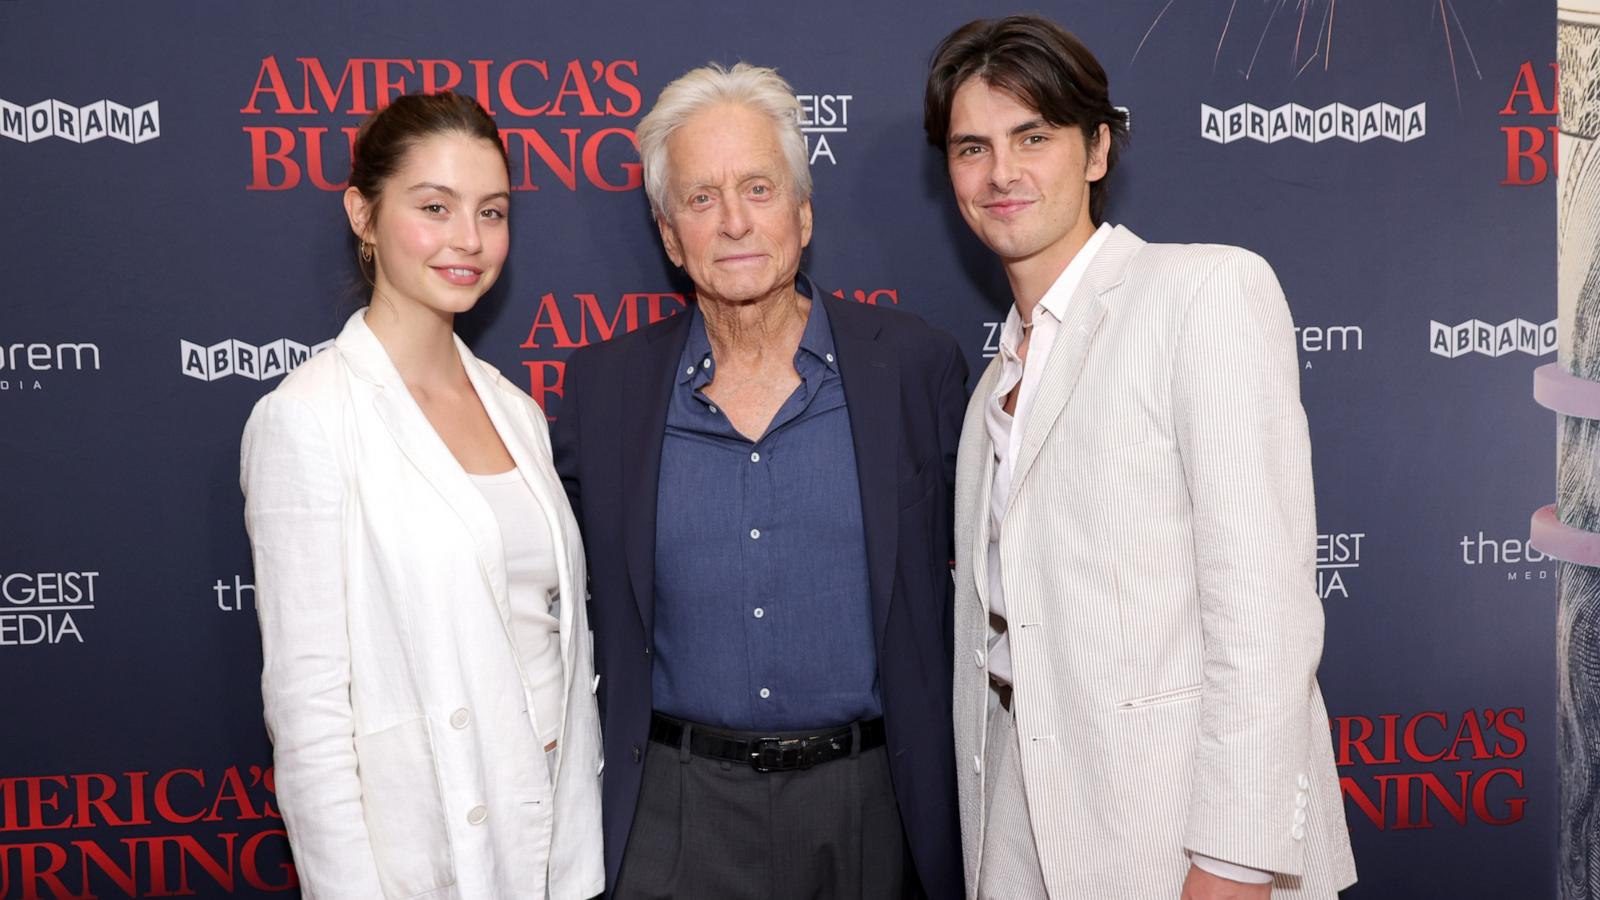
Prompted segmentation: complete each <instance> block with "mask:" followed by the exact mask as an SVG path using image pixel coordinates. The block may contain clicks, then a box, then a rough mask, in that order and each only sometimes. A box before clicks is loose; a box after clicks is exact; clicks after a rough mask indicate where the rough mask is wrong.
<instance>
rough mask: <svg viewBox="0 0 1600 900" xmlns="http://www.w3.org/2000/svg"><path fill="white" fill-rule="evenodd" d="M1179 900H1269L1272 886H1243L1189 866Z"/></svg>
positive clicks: (1240, 882) (1197, 867)
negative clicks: (1187, 875)
mask: <svg viewBox="0 0 1600 900" xmlns="http://www.w3.org/2000/svg"><path fill="white" fill-rule="evenodd" d="M1179 896H1180V898H1181V900H1270V898H1271V897H1272V884H1271V883H1270V882H1269V883H1267V884H1245V883H1244V882H1242V881H1231V880H1229V879H1227V878H1223V877H1222V876H1220V875H1213V874H1211V873H1210V872H1207V871H1206V870H1205V869H1202V868H1200V867H1199V866H1196V865H1190V866H1189V877H1188V878H1185V879H1184V880H1183V893H1182V894H1180V895H1179Z"/></svg>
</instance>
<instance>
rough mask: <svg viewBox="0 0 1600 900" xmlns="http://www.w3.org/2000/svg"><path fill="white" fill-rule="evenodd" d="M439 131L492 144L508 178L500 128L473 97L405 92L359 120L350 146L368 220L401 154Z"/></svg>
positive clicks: (369, 274) (354, 183)
mask: <svg viewBox="0 0 1600 900" xmlns="http://www.w3.org/2000/svg"><path fill="white" fill-rule="evenodd" d="M439 134H462V135H466V136H467V137H472V138H481V139H483V140H485V141H488V142H489V143H491V144H493V145H494V147H495V150H496V151H498V152H499V154H500V160H501V161H502V162H504V163H505V164H506V175H507V177H508V178H509V177H510V174H511V161H510V159H509V158H508V157H507V156H506V148H505V144H503V143H501V141H500V129H499V128H498V127H497V126H496V125H495V124H494V119H491V118H489V114H488V113H487V112H484V110H483V107H481V106H479V105H478V101H476V100H474V99H472V98H471V97H465V96H462V95H461V94H456V93H452V92H450V91H444V92H441V93H438V94H405V95H403V96H399V97H396V98H394V100H393V101H391V102H390V103H389V105H388V106H385V107H384V108H383V109H380V110H378V111H377V112H375V113H373V114H372V115H370V116H368V117H367V120H366V121H365V122H362V123H361V130H360V131H358V132H357V133H356V145H355V150H354V152H352V153H351V154H350V185H351V187H354V188H355V189H356V190H358V191H360V192H361V196H362V197H364V198H366V201H367V204H368V207H369V209H370V213H369V214H368V218H367V221H368V222H369V223H371V222H376V221H377V219H378V197H379V195H381V194H382V193H383V185H384V183H385V182H386V181H388V180H389V177H390V176H392V175H393V174H394V173H395V172H396V171H397V170H398V169H399V168H400V166H401V164H402V163H403V162H404V161H405V157H406V154H407V153H409V152H410V151H411V148H412V147H415V146H416V145H417V144H419V143H421V142H422V141H423V140H424V139H425V138H429V137H433V136H434V135H439ZM357 258H358V259H359V254H358V256H357ZM360 262H361V271H362V274H363V275H365V276H366V278H367V281H368V282H369V283H370V282H371V281H372V279H373V277H374V274H373V264H372V263H371V262H368V261H366V260H360Z"/></svg>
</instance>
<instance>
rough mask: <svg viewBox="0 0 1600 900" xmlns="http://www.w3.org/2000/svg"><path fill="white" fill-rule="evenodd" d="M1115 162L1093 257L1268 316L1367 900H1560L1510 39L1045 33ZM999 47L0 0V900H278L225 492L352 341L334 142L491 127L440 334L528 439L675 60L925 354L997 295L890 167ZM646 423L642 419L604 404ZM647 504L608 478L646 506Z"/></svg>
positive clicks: (881, 7)
mask: <svg viewBox="0 0 1600 900" xmlns="http://www.w3.org/2000/svg"><path fill="white" fill-rule="evenodd" d="M1036 6H1037V7H1038V11H1041V12H1044V13H1046V14H1049V15H1051V16H1053V17H1055V18H1056V19H1057V20H1059V21H1060V22H1062V23H1063V24H1065V25H1066V26H1067V27H1069V28H1071V29H1072V30H1074V31H1075V32H1077V33H1078V34H1079V35H1080V36H1081V37H1083V38H1084V39H1085V41H1086V42H1087V43H1088V44H1089V45H1090V46H1091V47H1092V48H1094V50H1095V51H1096V52H1097V53H1098V55H1099V56H1100V58H1101V60H1102V61H1103V62H1104V64H1105V66H1106V69H1107V71H1108V72H1109V74H1110V78H1111V86H1112V99H1113V101H1114V102H1116V103H1117V104H1119V105H1123V106H1126V107H1127V108H1128V109H1129V111H1130V114H1131V117H1132V125H1133V128H1132V143H1131V145H1130V149H1129V151H1128V153H1127V154H1126V155H1125V156H1124V158H1123V163H1122V165H1121V166H1120V167H1119V169H1118V171H1117V172H1116V174H1115V175H1114V176H1113V180H1112V183H1111V189H1110V197H1111V200H1110V206H1109V210H1108V217H1109V218H1110V219H1111V220H1112V221H1114V222H1117V223H1121V224H1126V225H1128V226H1129V227H1131V228H1132V229H1134V230H1135V231H1136V232H1137V233H1139V234H1140V235H1141V236H1142V237H1144V238H1146V239H1148V240H1157V241H1208V242H1222V243H1230V244H1239V245H1243V246H1245V247H1248V248H1250V249H1252V250H1255V251H1257V252H1259V253H1260V254H1262V255H1263V256H1265V257H1266V258H1267V259H1268V260H1269V261H1270V262H1271V263H1272V265H1273V266H1274V267H1275V268H1276V269H1277V272H1278V275H1279V277H1280V279H1281V280H1282V283H1283V286H1284V289H1285V290H1286V292H1287V294H1288V298H1289V303H1290V305H1291V307H1292V309H1293V312H1294V318H1295V322H1296V324H1297V325H1298V328H1297V330H1296V336H1297V340H1298V341H1299V351H1300V359H1301V361H1302V372H1301V390H1302V393H1303V396H1304V401H1305V406H1306V409H1307V412H1308V414H1309V416H1310V421H1311V431H1312V438H1313V442H1314V452H1315V466H1316V477H1317V503H1318V522H1319V523H1320V524H1319V531H1320V532H1321V533H1320V534H1319V536H1318V542H1317V548H1316V550H1317V578H1318V585H1317V587H1318V590H1319V592H1320V594H1321V596H1322V598H1323V601H1324V603H1325V605H1326V611H1327V623H1328V627H1327V643H1326V650H1325V652H1324V655H1323V661H1322V684H1323V687H1324V690H1325V691H1326V694H1327V699H1328V707H1329V710H1330V715H1331V719H1330V721H1329V723H1328V726H1329V732H1330V735H1331V738H1332V741H1333V744H1334V748H1335V751H1336V755H1337V759H1338V763H1339V770H1340V774H1341V775H1342V776H1343V786H1344V797H1345V810H1346V814H1347V818H1348V820H1349V825H1350V830H1351V834H1352V838H1353V841H1354V845H1355V851H1356V860H1357V865H1358V867H1359V869H1360V874H1361V881H1360V883H1359V884H1358V885H1357V886H1356V887H1355V888H1353V889H1352V890H1350V891H1349V892H1347V896H1348V897H1351V898H1361V900H1378V898H1394V900H1415V898H1435V897H1438V898H1496V900H1499V898H1540V897H1547V896H1551V895H1552V893H1553V884H1554V882H1553V870H1554V860H1555V852H1556V851H1555V821H1554V820H1555V811H1556V805H1555V798H1556V785H1557V778H1556V770H1555V758H1556V747H1555V741H1556V728H1555V722H1554V719H1553V713H1554V707H1555V675H1554V659H1553V653H1554V638H1555V628H1554V607H1555V577H1554V564H1553V562H1552V561H1551V560H1550V559H1547V558H1545V557H1543V556H1541V555H1540V554H1539V553H1538V552H1537V551H1535V550H1533V549H1531V548H1530V547H1528V546H1527V544H1526V541H1525V537H1526V533H1527V522H1528V514H1529V512H1530V511H1531V510H1533V509H1534V508H1535V507H1537V506H1540V505H1542V504H1544V503H1546V502H1549V499H1550V498H1551V497H1552V496H1553V491H1554V485H1553V481H1554V468H1555V467H1554V461H1555V452H1554V450H1555V445H1554V437H1555V423H1554V421H1553V420H1554V417H1553V416H1551V415H1550V414H1549V413H1548V412H1546V411H1544V410H1542V409H1540V408H1539V407H1537V406H1535V405H1534V403H1533V402H1532V399H1531V397H1530V386H1531V377H1530V376H1531V373H1532V371H1533V369H1534V368H1535V367H1536V366H1537V365H1539V364H1540V363H1541V362H1548V361H1550V360H1552V359H1553V358H1554V355H1553V354H1554V350H1555V346H1556V336H1555V324H1554V319H1555V317H1556V312H1555V255H1554V250H1553V238H1554V226H1555V211H1554V184H1555V180H1554V175H1555V167H1556V164H1557V159H1556V153H1555V139H1554V132H1555V112H1556V109H1555V107H1556V71H1555V67H1554V65H1553V62H1554V55H1555V42H1554V34H1555V28H1554V8H1553V4H1552V3H1550V2H1549V0H1390V2H1383V3H1338V2H1337V0H1246V2H1242V3H1241V2H1237V0H1118V2H1116V3H1100V2H1061V0H1057V2H1040V3H1038V4H1036ZM1006 11H1008V10H1005V9H1003V8H1000V7H996V6H994V5H993V4H992V3H972V2H963V0H924V2H921V3H918V4H915V5H907V4H900V3H862V2H859V0H815V2H811V3H808V4H790V5H779V6H767V5H762V4H749V3H744V2H732V0H700V2H696V3H693V4H688V3H683V4H671V3H647V2H626V3H596V4H553V3H513V2H496V3H473V4H442V3H435V2H421V0H410V2H381V3H380V2H344V3H337V4H329V3H319V2H311V0H292V2H290V0H285V2H276V3H253V4H238V3H212V2H200V0H195V2H183V3H180V2H163V3H123V4H109V3H89V2H82V0H0V260H3V263H4V264H3V266H0V896H3V897H5V898H33V897H44V898H61V897H102V898H115V897H165V896H180V895H186V896H200V897H213V896H228V895H237V896H250V897H255V896H268V895H284V894H290V895H292V894H293V893H294V891H295V877H294V871H293V867H292V864H291V863H290V860H289V856H288V846H287V842H286V840H285V837H284V832H283V823H282V821H281V820H280V819H279V817H278V811H277V808H276V804H275V802H274V794H273V777H272V768H271V759H272V757H271V749H270V747H269V745H268V742H267V739H266V735H265V733H264V730H263V728H262V724H261V704H260V695H259V693H258V680H257V679H258V676H259V667H260V649H259V646H258V643H257V634H256V623H255V615H254V604H255V600H256V593H255V588H254V586H253V584H252V580H253V579H252V574H251V568H250V553H249V546H248V543H247V541H246V537H245V532H244V527H243V524H242V508H243V500H242V498H241V496H240V493H239V487H238V448H239V435H240V430H241V428H242V426H243V424H244V421H245V417H246V415H247V414H248V412H249V410H250V408H251V405H252V404H253V403H254V402H255V400H256V399H257V398H258V397H260V396H261V395H262V394H264V393H265V392H267V391H269V390H271V389H272V388H273V387H274V385H276V384H277V383H278V381H279V379H280V377H281V376H282V375H283V374H284V373H286V372H288V371H289V370H292V369H293V368H294V367H295V366H296V365H298V364H299V363H301V362H303V361H304V360H305V359H306V358H307V355H308V354H312V353H315V352H317V351H318V350H319V349H320V348H321V346H322V345H323V344H324V342H326V341H328V340H329V339H330V338H331V337H332V336H333V335H334V334H335V333H336V332H337V330H338V327H339V325H340V324H341V322H342V321H343V319H344V317H345V316H347V315H348V314H349V312H350V311H351V310H353V309H355V308H356V307H357V306H358V305H359V304H360V303H361V302H362V292H361V291H360V290H359V289H358V285H360V284H361V280H360V276H359V274H358V272H357V269H356V264H355V255H354V245H353V244H352V243H351V240H350V235H349V231H348V228H347V226H346V224H345V221H344V213H343V211H342V208H341V206H340V199H339V191H340V189H341V188H342V187H343V183H342V182H343V180H344V178H345V177H346V175H347V173H348V171H349V156H350V154H349V145H350V141H351V139H352V137H353V136H354V134H355V130H356V127H357V125H358V124H359V123H360V121H361V120H362V118H363V117H364V116H366V115H367V114H368V113H370V112H371V111H372V110H373V109H375V108H377V107H380V106H381V105H383V104H384V103H385V102H387V101H388V100H389V99H391V98H393V97H394V96H396V95H397V94H400V93H403V92H407V91H416V90H437V89H445V88H449V89H452V90H456V91H460V92H464V93H467V94H470V95H472V96H473V97H475V98H477V99H478V101H479V102H480V103H482V104H483V105H484V106H485V107H486V108H488V109H489V110H490V111H491V112H492V113H493V114H494V116H495V119H496V120H497V121H498V122H499V125H500V128H501V130H502V133H503V135H504V139H505V143H506V146H507V147H508V148H509V150H510V155H511V159H512V170H513V171H512V183H513V186H514V187H515V189H516V193H515V197H514V199H513V203H512V216H511V219H512V243H513V247H512V259H511V261H510V263H509V265H508V270H507V272H506V274H505V275H504V276H503V277H502V278H501V279H500V283H499V284H498V285H496V287H495V288H494V290H493V291H492V292H490V294H489V295H488V296H487V297H486V298H485V300H484V302H483V303H482V304H481V305H480V306H479V308H477V309H475V310H474V311H473V312H472V314H471V315H470V316H468V317H465V318H464V319H463V320H462V321H461V322H460V323H459V331H460V332H461V333H462V335H463V336H464V337H465V338H467V340H468V342H469V343H470V344H471V345H472V347H473V348H474V350H476V352H477V353H478V354H479V355H480V356H483V357H484V358H486V359H488V360H490V361H492V362H493V363H495V364H496V365H498V366H499V367H500V370H501V371H502V372H504V373H505V375H506V376H507V377H508V378H510V379H511V380H512V381H513V382H515V383H517V384H520V385H522V386H524V387H525V388H526V389H527V390H528V391H529V392H530V393H531V394H532V395H533V396H534V397H535V398H536V399H537V400H539V402H540V403H542V404H543V406H544V408H545V410H546V412H547V414H548V415H550V416H553V417H554V416H560V415H561V404H562V379H563V359H564V358H565V356H566V355H567V354H568V353H569V352H570V351H571V350H572V349H573V348H575V347H580V346H583V345H585V344H588V343H591V342H595V341H602V340H605V339H607V338H609V337H611V336H613V335H615V334H618V333H622V332H626V331H630V330H632V329H635V328H640V327H643V326H645V325H647V324H648V323H650V322H653V321H657V320H659V319H661V318H663V317H666V316H671V315H676V314H679V313H680V312H681V311H682V310H683V308H684V291H685V290H686V287H687V285H686V284H685V282H684V281H683V279H682V277H681V275H679V274H677V273H675V272H674V271H672V269H671V266H670V264H669V263H668V262H667V261H666V259H665V258H664V256H663V254H662V252H661V250H660V248H659V245H658V241H657V238H656V233H655V228H654V227H653V226H652V224H651V222H650V220H649V217H648V213H647V207H646V202H645V198H644V195H643V192H642V191H641V190H640V187H639V185H640V177H639V168H638V164H637V159H636V156H635V149H634V143H633V140H634V128H635V126H636V125H637V123H638V121H639V118H640V117H641V116H642V115H643V114H644V112H645V111H646V110H647V109H648V108H649V104H650V103H651V102H652V100H653V99H654V97H655V96H656V94H657V92H658V91H659V90H660V89H661V87H662V86H663V85H664V84H665V83H666V82H668V81H669V80H671V79H672V78H674V77H675V76H677V75H678V74H680V73H682V72H683V71H685V70H686V69H689V68H691V67H693V66H696V65H699V64H702V63H704V62H706V61H708V60H717V61H722V62H728V63H731V62H734V61H737V60H740V59H743V60H748V61H751V62H754V63H759V64H764V65H771V66H776V67H777V68H778V69H779V71H780V72H781V73H782V74H783V75H784V76H786V77H787V78H788V79H789V81H790V82H791V83H792V84H793V85H794V89H795V91H796V92H797V93H798V94H799V95H800V102H801V105H802V108H803V109H804V111H805V117H806V118H805V122H804V125H805V130H806V133H807V138H808V142H809V148H810V156H811V166H812V170H813V173H814V176H815V180H816V196H815V201H814V202H815V210H816V236H815V240H814V242H813V244H812V246H811V249H810V251H809V259H808V262H807V266H808V268H809V270H810V271H811V273H812V274H813V275H814V277H815V279H816V281H817V282H818V283H819V284H821V285H824V286H825V288H826V289H827V290H830V291H834V292H836V293H839V294H841V295H842V296H844V297H848V298H851V299H854V300H857V301H859V302H862V303H870V304H877V305H879V306H894V307H897V308H899V309H903V310H908V311H910V312H913V313H916V314H917V315H920V316H922V317H924V318H926V319H928V320H929V321H931V322H933V323H935V324H937V325H939V326H940V327H943V328H946V329H948V330H949V331H951V332H952V333H954V334H955V335H956V336H957V337H958V338H959V339H960V341H961V343H962V344H963V346H965V347H966V349H967V351H968V353H969V355H970V359H971V363H972V365H973V367H974V370H975V371H976V370H977V369H978V368H979V367H981V366H982V365H984V364H985V362H986V359H987V358H988V357H990V356H992V355H993V354H994V353H995V352H996V348H997V339H998V331H999V324H998V323H999V322H1000V321H1001V320H1002V319H1003V318H1004V311H1005V303H1006V302H1008V297H1009V294H1008V291H1007V289H1006V286H1005V281H1004V279H1003V277H1002V275H1001V273H1000V270H999V268H998V266H997V265H996V264H995V262H994V260H993V259H992V257H991V256H990V254H989V253H988V252H987V251H986V250H985V249H984V248H983V247H981V245H979V244H978V243H977V241H976V240H975V239H974V238H973V237H972V235H971V234H970V233H968V231H967V228H966V227H965V225H964V224H963V223H962V222H961V220H960V217H959V215H958V214H957V212H956V210H955V208H954V206H953V204H952V202H951V198H950V191H949V186H948V183H947V180H946V176H945V174H944V170H943V165H942V159H941V157H940V155H939V154H938V153H936V152H935V151H933V150H932V149H930V148H929V147H928V146H927V144H926V143H925V141H924V138H923V134H922V127H921V108H922V107H921V104H922V86H923V79H924V75H925V71H926V66H927V62H928V58H929V55H930V53H931V51H932V48H933V47H934V45H935V44H936V43H937V42H938V40H939V38H940V37H942V36H943V35H944V34H945V33H947V32H949V31H950V30H952V29H953V28H955V27H956V26H958V25H960V24H962V23H963V22H966V21H968V20H970V19H973V18H976V17H979V16H987V15H995V14H999V13H1003V12H1006ZM639 388H640V389H641V390H646V389H649V388H648V386H646V385H640V386H639ZM640 464H641V465H643V464H645V461H644V460H641V461H640Z"/></svg>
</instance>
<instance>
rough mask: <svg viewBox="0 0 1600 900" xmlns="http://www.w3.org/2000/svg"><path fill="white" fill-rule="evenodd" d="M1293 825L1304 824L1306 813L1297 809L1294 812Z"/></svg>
mask: <svg viewBox="0 0 1600 900" xmlns="http://www.w3.org/2000/svg"><path fill="white" fill-rule="evenodd" d="M1294 823H1295V824H1296V825H1304V824H1305V823H1306V811H1305V810H1303V809H1297V810H1295V811H1294Z"/></svg>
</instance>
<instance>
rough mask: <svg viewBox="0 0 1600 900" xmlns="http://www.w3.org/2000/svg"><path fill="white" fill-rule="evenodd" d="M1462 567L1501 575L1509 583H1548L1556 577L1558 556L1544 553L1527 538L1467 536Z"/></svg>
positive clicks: (1465, 537)
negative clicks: (1502, 574) (1555, 557)
mask: <svg viewBox="0 0 1600 900" xmlns="http://www.w3.org/2000/svg"><path fill="white" fill-rule="evenodd" d="M1459 546H1460V547H1461V564H1462V565H1464V566H1471V567H1472V568H1473V570H1474V571H1477V572H1479V573H1483V574H1488V573H1493V574H1494V575H1495V576H1497V577H1498V576H1500V575H1501V573H1504V578H1505V580H1506V581H1548V580H1551V579H1553V578H1554V577H1555V563H1556V560H1555V559H1554V557H1550V556H1546V555H1545V554H1543V553H1540V552H1539V551H1538V550H1537V549H1535V548H1534V546H1533V545H1532V544H1531V543H1529V542H1528V541H1527V539H1526V538H1520V537H1514V538H1501V539H1498V540H1496V539H1495V538H1492V537H1488V536H1486V535H1485V534H1484V533H1483V532H1482V531H1480V532H1478V533H1477V534H1476V535H1471V534H1463V535H1462V536H1461V541H1460V544H1459Z"/></svg>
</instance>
